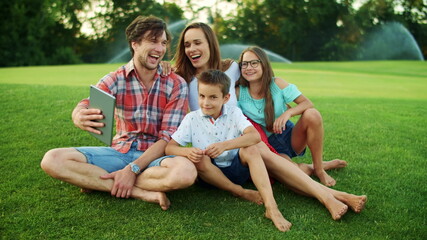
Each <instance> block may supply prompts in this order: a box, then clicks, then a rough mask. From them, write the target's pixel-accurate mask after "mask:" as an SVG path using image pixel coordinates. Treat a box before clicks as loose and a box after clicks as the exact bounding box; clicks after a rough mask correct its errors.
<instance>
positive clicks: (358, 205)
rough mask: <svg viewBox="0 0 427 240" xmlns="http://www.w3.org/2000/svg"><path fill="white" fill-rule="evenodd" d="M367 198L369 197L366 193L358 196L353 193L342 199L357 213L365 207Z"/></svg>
mask: <svg viewBox="0 0 427 240" xmlns="http://www.w3.org/2000/svg"><path fill="white" fill-rule="evenodd" d="M367 200H368V197H367V196H366V195H362V196H357V195H353V194H348V195H347V196H345V197H342V199H340V201H342V202H344V203H345V204H347V205H348V206H349V207H350V208H351V210H353V211H354V212H355V213H360V212H361V211H362V210H363V209H364V208H365V204H366V201H367Z"/></svg>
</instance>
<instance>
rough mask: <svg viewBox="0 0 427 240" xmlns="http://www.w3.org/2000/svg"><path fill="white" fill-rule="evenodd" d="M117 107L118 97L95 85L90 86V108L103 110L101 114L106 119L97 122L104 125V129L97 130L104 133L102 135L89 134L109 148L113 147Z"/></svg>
mask: <svg viewBox="0 0 427 240" xmlns="http://www.w3.org/2000/svg"><path fill="white" fill-rule="evenodd" d="M115 107H116V97H114V96H113V95H111V94H109V93H107V92H104V91H103V90H101V89H99V88H97V87H95V86H93V85H91V86H90V97H89V108H97V109H100V110H101V113H102V114H103V115H104V119H101V120H97V122H102V123H104V127H102V128H97V129H98V130H100V131H101V132H102V134H96V133H91V132H89V133H90V134H91V135H92V136H94V137H96V138H97V139H99V140H100V141H101V142H103V143H105V144H107V145H108V146H111V143H112V141H113V129H114V109H115Z"/></svg>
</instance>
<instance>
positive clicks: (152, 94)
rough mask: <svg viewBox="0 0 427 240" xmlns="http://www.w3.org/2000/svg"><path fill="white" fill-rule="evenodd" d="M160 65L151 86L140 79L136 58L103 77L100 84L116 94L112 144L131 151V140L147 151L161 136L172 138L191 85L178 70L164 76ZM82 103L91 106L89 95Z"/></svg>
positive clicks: (185, 111)
mask: <svg viewBox="0 0 427 240" xmlns="http://www.w3.org/2000/svg"><path fill="white" fill-rule="evenodd" d="M160 73H161V68H160V67H159V68H158V70H157V73H156V75H155V76H154V79H155V81H154V83H153V85H152V87H151V89H147V88H146V87H145V86H144V85H142V84H141V83H140V82H139V81H138V77H137V73H136V71H135V69H134V64H133V60H131V61H130V62H129V63H127V64H126V65H124V66H122V67H120V68H119V69H118V70H117V71H116V72H112V73H110V74H108V75H106V76H105V77H103V78H102V79H101V80H100V81H99V82H98V83H97V87H98V88H100V89H102V90H104V91H106V92H108V93H110V94H112V95H113V96H115V97H116V110H115V120H116V135H115V136H114V139H113V143H112V146H111V147H112V148H114V149H116V150H117V151H119V152H122V153H126V152H128V151H129V149H130V147H131V145H132V142H134V141H137V142H138V150H141V151H145V150H147V149H148V148H149V147H150V146H151V145H153V144H154V143H155V142H157V141H158V140H160V139H163V140H165V141H166V142H169V141H170V139H171V136H172V134H173V133H174V132H175V131H176V129H177V128H178V125H179V124H180V123H181V121H182V119H183V118H184V115H185V114H186V113H187V109H188V99H187V95H188V86H187V83H186V82H185V81H184V79H183V78H182V77H180V76H178V75H176V74H175V73H171V74H170V75H169V76H165V77H163V76H161V75H160ZM79 105H82V106H84V107H88V106H89V99H88V98H87V99H83V100H82V101H80V103H79Z"/></svg>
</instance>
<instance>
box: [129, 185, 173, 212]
mask: <svg viewBox="0 0 427 240" xmlns="http://www.w3.org/2000/svg"><path fill="white" fill-rule="evenodd" d="M134 192H136V193H134ZM132 195H133V196H132V197H134V198H136V199H140V200H143V201H145V202H151V203H158V204H159V205H160V208H162V209H163V210H168V208H169V207H170V205H171V202H170V201H169V199H168V197H167V196H166V194H165V193H164V192H152V191H146V190H140V191H135V190H134V191H132Z"/></svg>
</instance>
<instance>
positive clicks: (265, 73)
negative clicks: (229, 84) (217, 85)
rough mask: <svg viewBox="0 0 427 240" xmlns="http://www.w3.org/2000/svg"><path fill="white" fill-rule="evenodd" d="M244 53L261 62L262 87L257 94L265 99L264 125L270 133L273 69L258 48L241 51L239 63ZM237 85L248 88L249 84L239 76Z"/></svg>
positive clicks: (272, 113) (272, 112)
mask: <svg viewBox="0 0 427 240" xmlns="http://www.w3.org/2000/svg"><path fill="white" fill-rule="evenodd" d="M246 52H252V53H254V54H255V55H256V56H257V57H258V58H259V60H261V67H262V76H261V82H262V87H261V89H260V92H258V94H260V95H262V96H263V97H264V99H265V108H264V116H265V124H266V128H267V130H268V131H270V132H272V131H273V123H274V118H275V116H274V102H273V97H272V96H271V90H270V85H271V82H272V81H273V77H274V72H273V68H272V67H271V64H270V60H269V59H268V56H267V54H266V53H265V52H264V50H262V49H261V48H260V47H257V46H252V47H248V48H246V49H245V50H243V52H242V54H240V58H239V63H241V62H242V61H243V60H242V59H243V55H244V54H245V53H246ZM239 84H240V85H242V86H246V87H249V82H248V81H247V80H246V79H245V78H243V75H242V74H240V78H239Z"/></svg>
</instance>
